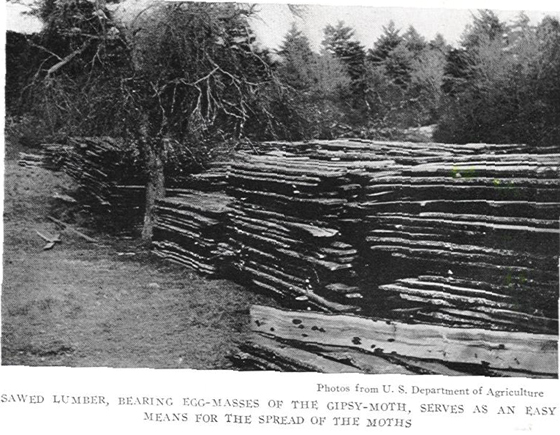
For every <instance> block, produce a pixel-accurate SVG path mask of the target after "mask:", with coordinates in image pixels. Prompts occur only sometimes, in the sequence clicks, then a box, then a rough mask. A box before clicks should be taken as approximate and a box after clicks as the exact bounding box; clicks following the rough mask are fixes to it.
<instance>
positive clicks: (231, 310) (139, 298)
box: [2, 160, 271, 369]
mask: <svg viewBox="0 0 560 435" xmlns="http://www.w3.org/2000/svg"><path fill="white" fill-rule="evenodd" d="M5 168H6V171H5V203H4V265H3V284H2V364H4V365H31V366H38V365H58V366H88V367H97V366H105V367H151V368H194V369H228V368H231V363H230V361H229V360H228V358H227V355H228V354H229V353H230V352H231V351H232V350H233V349H235V347H236V342H237V341H239V340H243V339H244V334H245V333H246V332H247V328H248V326H247V325H248V313H249V306H250V305H251V304H253V303H267V304H270V303H271V301H270V300H269V299H268V298H266V297H264V296H261V295H256V294H253V293H252V292H250V291H248V290H246V289H244V288H243V287H241V286H238V285H236V284H234V283H231V282H229V281H224V280H207V279H204V278H202V277H200V276H198V275H197V274H196V273H194V272H193V271H190V270H189V269H187V268H183V267H180V266H176V265H173V264H170V263H167V262H163V261H161V260H158V259H157V258H154V257H153V256H152V255H150V254H149V253H148V252H146V251H145V250H143V249H140V248H138V247H137V243H136V242H135V241H133V240H118V239H114V238H111V237H108V236H106V235H105V236H104V235H102V234H92V232H91V231H88V230H87V229H82V230H83V231H84V232H86V233H88V234H89V235H94V236H95V237H96V238H98V239H99V243H97V244H91V243H88V242H86V241H84V240H82V239H80V238H79V237H77V236H75V235H72V233H70V232H64V231H63V232H62V243H61V244H57V245H56V246H55V247H54V248H53V249H52V250H48V251H43V250H42V248H43V246H44V245H45V242H44V241H43V240H42V239H41V238H40V237H39V236H38V235H37V234H36V230H38V231H40V232H42V233H49V234H51V235H54V234H56V233H57V228H56V226H55V224H53V223H52V222H49V221H48V220H47V216H48V214H49V213H50V212H51V211H52V206H53V201H54V200H53V199H52V196H53V195H54V194H55V193H56V192H58V193H64V192H65V191H66V190H67V189H69V188H71V187H72V183H71V181H70V180H69V179H67V178H66V177H65V176H64V175H63V174H61V173H54V172H50V171H47V170H44V169H40V168H37V169H34V168H33V169H31V168H22V167H19V166H18V165H17V164H16V162H15V161H13V160H10V161H7V162H6V166H5Z"/></svg>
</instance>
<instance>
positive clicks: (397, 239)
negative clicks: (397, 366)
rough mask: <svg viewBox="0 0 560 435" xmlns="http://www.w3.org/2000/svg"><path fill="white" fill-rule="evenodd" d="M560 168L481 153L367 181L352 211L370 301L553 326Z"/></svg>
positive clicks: (458, 319)
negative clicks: (357, 225) (357, 220)
mask: <svg viewBox="0 0 560 435" xmlns="http://www.w3.org/2000/svg"><path fill="white" fill-rule="evenodd" d="M559 175H560V174H559V161H558V155H557V154H553V155H549V154H540V155H528V154H504V155H495V154H484V155H478V156H472V157H469V156H467V157H456V158H454V159H452V160H449V161H440V162H432V163H425V164H421V165H417V166H410V167H406V168H403V169H402V170H400V171H399V173H398V174H396V175H388V176H380V177H377V178H375V180H374V183H372V184H370V185H369V186H368V187H367V188H366V194H365V198H366V201H364V202H362V203H360V204H354V205H353V206H351V207H350V208H352V211H351V212H350V215H352V216H353V217H354V218H356V217H359V218H360V219H362V220H363V221H364V222H365V223H366V224H365V225H364V226H363V228H366V232H365V233H362V234H360V235H359V236H361V237H362V238H363V240H365V243H364V244H362V246H361V248H362V250H361V253H362V254H363V255H362V257H363V259H364V263H365V266H364V267H363V270H364V271H366V272H365V275H367V271H368V270H369V272H370V273H369V276H365V277H364V281H365V283H366V284H365V285H368V286H370V287H371V286H373V287H375V286H377V285H378V284H383V285H381V286H380V287H379V288H380V290H381V292H375V298H377V299H380V300H383V302H384V304H385V306H383V307H381V306H379V307H378V308H379V309H389V310H390V311H392V312H394V313H397V312H399V310H401V309H402V308H406V309H407V310H408V309H410V310H411V311H407V315H406V316H407V318H408V319H417V320H421V321H422V322H426V321H429V320H430V319H432V321H434V322H438V323H439V322H442V321H443V322H447V323H450V324H459V325H469V326H473V325H478V326H481V327H489V326H490V325H491V326H492V327H495V328H504V329H512V328H513V329H520V330H526V331H534V332H537V331H542V330H545V331H557V328H558V325H557V321H556V320H551V319H557V305H556V301H557V299H558V274H557V265H558V252H559V243H558V239H559V234H560V229H559V228H558V216H559V215H560V189H559V187H560V177H559ZM357 237H358V236H357ZM379 269H383V272H382V273H378V270H379ZM420 275H422V276H420ZM424 275H427V276H428V277H427V278H426V277H425V276H424ZM403 278H407V279H406V280H403ZM442 280H443V281H446V280H447V283H442V282H441V281H442ZM443 284H445V285H443ZM457 292H459V293H460V294H462V296H461V298H459V296H458V293H457ZM383 293H385V295H384V294H383ZM387 295H398V298H393V299H391V298H387ZM469 301H470V302H469ZM465 304H466V305H465ZM380 305H382V304H380ZM467 306H469V307H470V308H471V309H467ZM395 310H396V311H395ZM411 313H412V314H411Z"/></svg>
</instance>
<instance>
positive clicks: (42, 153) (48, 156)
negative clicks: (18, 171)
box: [18, 143, 73, 171]
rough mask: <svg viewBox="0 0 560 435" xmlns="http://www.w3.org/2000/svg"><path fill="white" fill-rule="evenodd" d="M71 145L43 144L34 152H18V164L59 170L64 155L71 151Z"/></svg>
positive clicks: (63, 160) (62, 165)
mask: <svg viewBox="0 0 560 435" xmlns="http://www.w3.org/2000/svg"><path fill="white" fill-rule="evenodd" d="M72 148H73V147H72V146H71V145H62V144H57V143H54V144H43V145H41V149H40V150H37V151H36V152H34V153H26V152H20V153H19V160H18V164H19V165H20V166H23V167H27V168H44V169H48V170H50V171H60V170H62V169H63V168H64V162H65V161H66V156H67V155H68V153H69V152H71V151H72Z"/></svg>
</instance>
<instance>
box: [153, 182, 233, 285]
mask: <svg viewBox="0 0 560 435" xmlns="http://www.w3.org/2000/svg"><path fill="white" fill-rule="evenodd" d="M231 200H232V198H230V197H229V196H227V195H225V194H223V193H219V192H208V193H204V192H197V191H191V192H187V191H186V190H185V189H183V191H182V192H181V195H180V196H176V197H169V198H165V199H162V200H158V201H157V202H156V210H155V214H156V223H155V225H154V234H153V241H152V242H153V243H152V246H153V252H154V253H155V254H156V255H158V256H160V257H162V258H166V259H168V260H171V261H174V262H176V263H180V264H183V265H186V266H189V267H191V268H193V269H195V270H196V271H198V272H200V273H202V274H204V275H215V274H216V273H217V272H218V271H219V267H220V263H221V262H222V261H223V260H222V258H223V256H224V255H225V254H224V250H223V248H222V244H223V241H224V240H225V238H226V237H227V229H226V218H227V212H228V209H229V208H228V207H229V203H230V202H231Z"/></svg>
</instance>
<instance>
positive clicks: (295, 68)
mask: <svg viewBox="0 0 560 435" xmlns="http://www.w3.org/2000/svg"><path fill="white" fill-rule="evenodd" d="M277 53H278V55H280V56H281V57H282V61H281V65H280V67H279V72H280V74H281V75H282V77H283V79H284V81H285V82H286V83H287V84H289V85H290V86H292V87H293V88H295V89H306V88H308V87H309V86H311V84H312V81H313V77H312V76H311V64H312V62H313V61H314V54H313V51H312V50H311V46H310V44H309V39H308V38H307V37H306V36H305V35H304V34H303V33H302V32H301V31H300V30H298V28H297V27H296V25H295V23H292V27H291V28H290V30H289V31H288V33H287V34H286V36H285V37H284V41H283V42H282V45H281V46H280V47H279V49H278V51H277Z"/></svg>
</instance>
